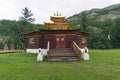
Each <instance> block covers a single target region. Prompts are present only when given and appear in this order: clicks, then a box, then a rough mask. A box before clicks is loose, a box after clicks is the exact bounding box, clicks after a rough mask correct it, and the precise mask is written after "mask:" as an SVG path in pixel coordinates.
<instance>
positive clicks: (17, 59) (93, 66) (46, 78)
mask: <svg viewBox="0 0 120 80" xmlns="http://www.w3.org/2000/svg"><path fill="white" fill-rule="evenodd" d="M89 54H90V61H76V62H48V61H46V60H45V61H43V62H39V63H38V62H36V55H35V54H27V53H23V52H22V53H13V54H12V53H10V54H0V80H120V76H119V74H120V50H90V52H89Z"/></svg>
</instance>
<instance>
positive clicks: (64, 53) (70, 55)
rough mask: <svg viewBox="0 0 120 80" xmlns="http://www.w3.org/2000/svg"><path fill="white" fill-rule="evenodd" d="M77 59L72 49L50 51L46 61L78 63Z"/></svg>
mask: <svg viewBox="0 0 120 80" xmlns="http://www.w3.org/2000/svg"><path fill="white" fill-rule="evenodd" d="M79 60H80V59H79V57H78V56H77V54H76V53H75V52H74V51H73V49H72V48H58V49H51V50H50V52H49V54H48V61H79Z"/></svg>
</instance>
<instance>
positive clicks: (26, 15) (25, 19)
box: [20, 7, 35, 50]
mask: <svg viewBox="0 0 120 80" xmlns="http://www.w3.org/2000/svg"><path fill="white" fill-rule="evenodd" d="M21 13H22V14H23V16H22V17H20V20H21V22H22V25H23V32H22V34H23V39H22V41H23V42H24V50H25V49H26V36H25V35H24V34H26V26H27V24H28V23H31V22H33V21H35V18H32V16H33V14H32V12H31V11H30V10H28V8H27V7H25V8H24V9H22V12H21Z"/></svg>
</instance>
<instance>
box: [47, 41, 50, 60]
mask: <svg viewBox="0 0 120 80" xmlns="http://www.w3.org/2000/svg"><path fill="white" fill-rule="evenodd" d="M49 52H50V41H48V43H47V59H48V58H49Z"/></svg>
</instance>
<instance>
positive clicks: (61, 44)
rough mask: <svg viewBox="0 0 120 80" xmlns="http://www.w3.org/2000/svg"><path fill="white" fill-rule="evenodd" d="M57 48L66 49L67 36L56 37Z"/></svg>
mask: <svg viewBox="0 0 120 80" xmlns="http://www.w3.org/2000/svg"><path fill="white" fill-rule="evenodd" d="M56 48H65V36H56Z"/></svg>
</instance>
